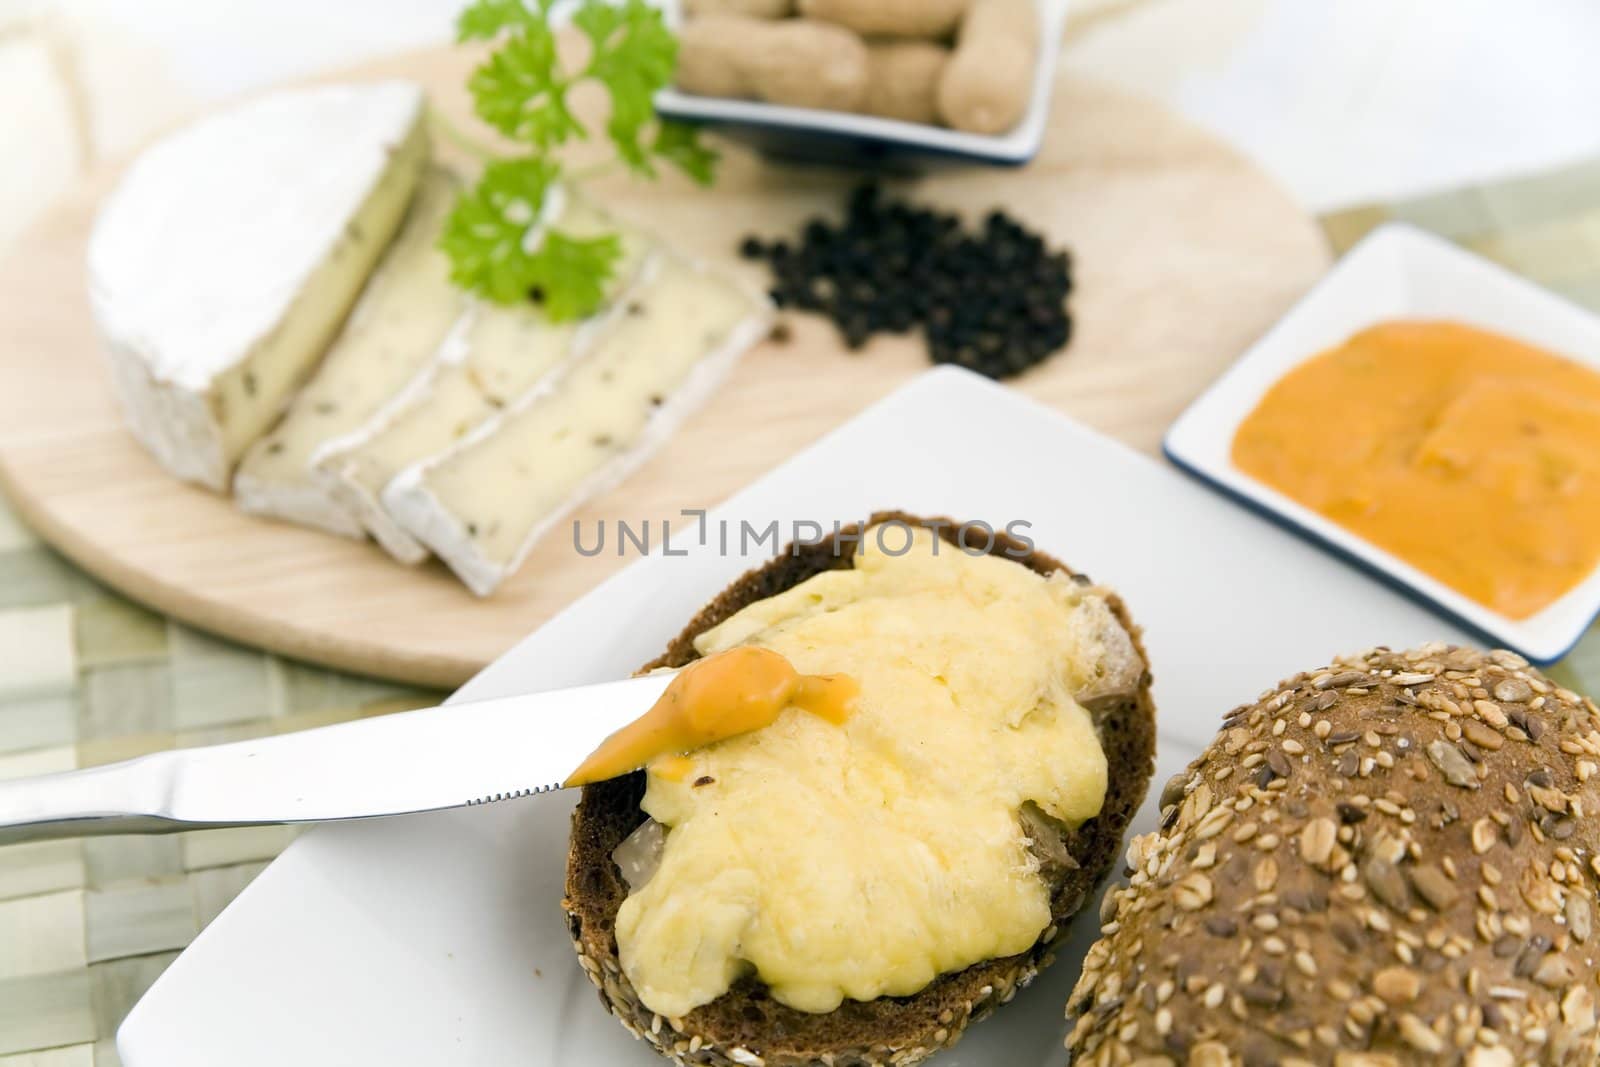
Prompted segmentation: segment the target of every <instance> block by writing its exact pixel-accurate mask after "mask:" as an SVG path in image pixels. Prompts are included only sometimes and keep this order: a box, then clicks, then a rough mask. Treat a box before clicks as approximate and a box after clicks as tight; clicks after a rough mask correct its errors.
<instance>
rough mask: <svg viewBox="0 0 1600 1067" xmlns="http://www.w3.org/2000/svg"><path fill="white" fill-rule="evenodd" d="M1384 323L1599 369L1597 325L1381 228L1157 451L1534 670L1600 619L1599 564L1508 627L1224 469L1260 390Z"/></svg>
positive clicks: (1504, 278)
mask: <svg viewBox="0 0 1600 1067" xmlns="http://www.w3.org/2000/svg"><path fill="white" fill-rule="evenodd" d="M1390 319H1448V320H1452V321H1455V322H1461V323H1466V324H1468V325H1470V326H1477V327H1479V328H1481V329H1485V330H1491V331H1493V332H1495V333H1499V334H1504V335H1505V336H1507V337H1512V338H1515V339H1517V340H1519V341H1523V342H1525V343H1527V344H1531V345H1536V346H1539V347H1541V348H1546V349H1549V350H1550V351H1552V352H1555V353H1558V354H1560V355H1562V356H1565V357H1566V358H1568V359H1570V360H1572V361H1573V362H1575V363H1578V364H1580V365H1582V366H1586V367H1590V368H1592V369H1594V370H1600V316H1596V315H1594V314H1593V313H1591V312H1589V311H1587V310H1585V309H1584V308H1581V307H1579V306H1578V305H1576V304H1573V303H1570V302H1568V301H1566V300H1564V299H1562V298H1561V297H1559V296H1556V295H1555V294H1554V293H1551V292H1549V291H1548V290H1545V289H1541V288H1540V287H1539V286H1537V285H1535V284H1533V283H1532V282H1530V281H1528V280H1526V279H1524V278H1521V277H1518V276H1517V275H1515V274H1512V273H1511V272H1510V271H1507V270H1505V269H1504V268H1502V267H1500V266H1497V265H1496V264H1494V263H1491V262H1489V261H1488V260H1486V259H1482V258H1480V257H1479V256H1475V255H1473V254H1472V253H1470V252H1466V251H1464V250H1462V249H1460V248H1458V247H1456V246H1455V245H1453V244H1451V243H1450V242H1448V241H1445V240H1443V239H1441V238H1439V237H1435V236H1434V235H1432V234H1430V233H1427V232H1425V231H1423V230H1419V229H1416V228H1414V227H1411V226H1407V225H1404V224H1402V223H1389V224H1386V225H1384V226H1381V227H1379V228H1378V229H1376V230H1374V231H1373V232H1372V233H1371V234H1370V235H1369V236H1368V237H1367V238H1366V239H1365V240H1363V241H1362V242H1361V243H1360V244H1358V245H1357V246H1356V247H1355V248H1354V249H1353V250H1351V251H1350V252H1349V254H1347V255H1346V256H1345V257H1344V259H1342V260H1341V261H1340V262H1339V265H1338V266H1336V267H1335V268H1334V269H1333V270H1332V271H1330V272H1329V273H1328V275H1327V277H1325V278H1324V279H1323V280H1322V281H1321V282H1320V283H1318V285H1317V286H1316V287H1315V288H1313V289H1312V290H1311V292H1310V293H1309V294H1307V295H1306V296H1305V297H1304V298H1303V299H1302V300H1301V301H1300V302H1299V303H1298V304H1296V305H1295V306H1294V307H1293V308H1292V309H1290V311H1289V313H1288V314H1287V315H1285V316H1284V317H1283V318H1282V319H1280V320H1279V321H1278V324H1277V325H1276V326H1274V327H1273V328H1272V329H1271V330H1269V331H1268V332H1267V333H1266V335H1265V336H1263V337H1262V338H1261V339H1260V340H1259V341H1257V342H1256V343H1255V344H1254V345H1252V346H1251V347H1250V349H1249V350H1248V351H1246V352H1245V354H1244V355H1243V356H1241V357H1240V358H1239V361H1238V362H1237V363H1235V364H1234V365H1233V366H1232V367H1231V368H1230V369H1229V370H1228V372H1227V373H1226V374H1224V375H1223V376H1222V377H1221V378H1219V379H1218V380H1217V381H1216V382H1215V383H1214V384H1213V385H1212V386H1211V388H1210V389H1208V390H1207V391H1206V392H1205V393H1204V394H1202V395H1201V397H1200V398H1199V399H1198V400H1196V401H1195V402H1194V403H1193V404H1192V405H1191V406H1190V407H1189V409H1188V410H1187V411H1185V412H1184V413H1183V414H1182V415H1181V416H1179V418H1178V420H1177V421H1176V422H1174V423H1173V424H1172V427H1171V428H1170V429H1169V430H1168V431H1167V436H1166V439H1165V441H1164V442H1163V449H1164V451H1165V452H1166V454H1167V457H1168V458H1169V459H1170V460H1172V462H1174V463H1176V464H1177V465H1178V466H1179V467H1181V468H1183V469H1184V470H1186V471H1188V472H1189V473H1190V474H1193V475H1195V476H1196V477H1198V478H1200V479H1201V480H1203V481H1205V482H1208V483H1209V484H1211V485H1212V486H1214V487H1215V488H1217V489H1220V490H1221V491H1222V492H1224V493H1226V494H1227V495H1229V496H1231V497H1233V498H1234V499H1235V500H1237V501H1239V502H1240V503H1242V504H1244V505H1245V506H1247V507H1249V508H1252V509H1254V510H1255V511H1257V512H1259V513H1260V514H1262V515H1264V516H1266V517H1267V518H1270V519H1272V520H1273V521H1275V522H1278V523H1281V524H1283V525H1285V526H1287V527H1289V528H1291V529H1293V530H1296V531H1298V532H1300V533H1302V534H1304V535H1306V536H1307V537H1310V538H1312V539H1313V540H1315V541H1318V542H1320V543H1322V544H1323V545H1324V546H1325V547H1327V548H1328V549H1330V550H1331V551H1333V552H1334V553H1335V554H1336V555H1339V556H1342V557H1343V558H1345V559H1346V560H1348V561H1349V562H1351V563H1354V564H1355V565H1356V566H1358V567H1360V568H1362V569H1363V570H1366V571H1367V572H1369V573H1371V574H1374V575H1376V576H1378V577H1379V578H1382V579H1383V580H1385V581H1387V582H1389V583H1391V584H1393V585H1395V586H1396V587H1398V588H1399V589H1401V590H1402V591H1404V592H1406V593H1408V594H1409V595H1411V596H1412V597H1414V598H1415V599H1417V600H1419V601H1422V602H1423V603H1426V604H1429V605H1431V606H1432V607H1433V608H1435V609H1436V610H1437V611H1439V612H1441V613H1442V614H1444V615H1446V616H1448V617H1449V618H1451V619H1454V620H1455V621H1456V622H1458V623H1460V624H1461V625H1463V626H1465V627H1466V628H1467V629H1469V630H1471V631H1474V632H1475V633H1476V634H1477V635H1478V636H1479V637H1480V638H1482V639H1483V640H1485V641H1487V642H1490V643H1492V644H1495V645H1499V646H1501V647H1504V648H1509V649H1511V650H1513V651H1515V652H1519V653H1521V654H1522V655H1524V656H1526V657H1527V658H1528V659H1530V660H1532V661H1533V662H1535V663H1538V664H1549V663H1553V662H1555V661H1556V660H1558V659H1560V658H1561V657H1562V656H1564V655H1566V654H1567V653H1568V652H1570V651H1571V650H1572V647H1573V646H1574V645H1575V644H1577V643H1578V641H1579V640H1580V639H1581V638H1582V637H1583V634H1584V632H1585V631H1586V630H1587V629H1588V628H1589V626H1590V625H1591V624H1592V623H1593V622H1594V621H1595V619H1596V618H1597V617H1600V566H1597V567H1596V568H1595V569H1594V571H1592V572H1591V573H1590V574H1589V575H1588V577H1586V578H1585V579H1584V580H1582V581H1581V582H1579V583H1578V584H1577V585H1576V586H1574V587H1573V588H1572V589H1570V590H1568V591H1567V593H1566V594H1565V595H1564V596H1562V597H1561V598H1560V599H1559V600H1556V601H1555V602H1554V603H1552V604H1550V605H1548V606H1547V607H1545V608H1544V609H1543V610H1541V611H1539V612H1538V613H1536V614H1534V615H1532V616H1530V617H1528V618H1525V619H1512V618H1509V617H1507V616H1505V615H1502V614H1500V613H1499V612H1497V611H1495V610H1494V609H1492V608H1489V607H1486V606H1485V605H1483V604H1480V603H1478V602H1477V601H1475V600H1472V599H1471V598H1469V597H1467V596H1465V595H1464V594H1462V593H1459V592H1457V591H1456V590H1454V589H1452V588H1451V587H1449V586H1447V585H1445V584H1444V583H1443V582H1441V581H1439V580H1438V579H1437V578H1434V577H1432V576H1431V575H1428V574H1425V573H1423V572H1422V571H1421V570H1419V569H1417V568H1416V567H1414V566H1412V565H1411V564H1409V563H1407V562H1406V561H1405V560H1403V559H1401V558H1399V557H1398V556H1396V555H1394V554H1392V553H1390V552H1388V551H1385V550H1384V549H1382V548H1379V547H1378V546H1377V545H1374V544H1372V543H1371V542H1370V541H1367V540H1365V539H1363V538H1361V537H1359V536H1357V535H1356V534H1354V533H1351V532H1350V531H1349V530H1347V529H1345V528H1344V527H1343V526H1340V525H1339V524H1337V523H1335V522H1333V521H1332V520H1331V519H1328V518H1325V517H1324V516H1322V515H1320V514H1318V513H1317V512H1315V511H1313V510H1311V509H1310V508H1308V507H1306V506H1304V505H1303V504H1300V503H1298V502H1296V501H1295V500H1292V499H1290V498H1289V497H1288V496H1286V495H1285V494H1283V493H1280V492H1278V491H1277V490H1276V489H1273V488H1271V487H1270V486H1267V485H1265V484H1263V483H1261V482H1258V481H1256V480H1255V479H1254V478H1252V477H1251V476H1250V475H1248V474H1246V473H1245V472H1244V471H1242V470H1240V469H1239V468H1238V467H1237V466H1235V465H1234V463H1233V458H1232V447H1233V438H1234V434H1235V433H1236V432H1237V431H1238V428H1239V425H1240V423H1242V422H1243V421H1244V419H1245V418H1246V416H1248V415H1249V414H1250V412H1251V411H1253V410H1254V409H1255V407H1256V405H1257V404H1259V403H1260V401H1261V398H1262V397H1263V396H1264V395H1266V392H1267V390H1269V389H1270V388H1272V386H1273V385H1274V384H1276V383H1277V382H1278V380H1279V379H1281V378H1282V377H1283V376H1284V375H1285V374H1286V373H1288V372H1289V371H1290V370H1292V369H1293V368H1294V367H1296V366H1297V365H1299V364H1300V363H1302V362H1304V361H1305V360H1308V359H1310V358H1312V357H1313V356H1316V355H1317V354H1318V353H1321V352H1323V351H1326V350H1327V349H1329V348H1332V347H1334V346H1336V345H1338V344H1340V343H1341V342H1343V341H1344V340H1346V339H1347V338H1349V337H1350V336H1352V335H1353V334H1355V333H1357V332H1359V331H1361V330H1363V329H1365V328H1366V327H1368V326H1372V325H1374V324H1376V323H1379V322H1383V321H1386V320H1390ZM1286 592H1287V591H1286ZM1329 651H1330V652H1332V651H1333V650H1332V649H1330V650H1329Z"/></svg>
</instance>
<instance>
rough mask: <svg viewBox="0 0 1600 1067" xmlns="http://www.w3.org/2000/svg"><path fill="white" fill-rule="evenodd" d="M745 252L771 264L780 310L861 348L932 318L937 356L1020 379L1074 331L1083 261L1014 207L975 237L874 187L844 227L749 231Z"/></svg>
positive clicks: (926, 326) (853, 204)
mask: <svg viewBox="0 0 1600 1067" xmlns="http://www.w3.org/2000/svg"><path fill="white" fill-rule="evenodd" d="M739 251H740V253H741V254H742V255H744V256H745V257H746V258H748V259H764V260H766V261H767V263H768V264H769V265H770V266H771V268H772V276H773V282H774V284H773V287H772V290H771V296H772V299H773V301H774V302H776V303H777V305H778V306H779V307H784V308H797V309H800V310H803V311H818V312H821V313H823V314H825V315H827V316H828V317H829V318H831V319H832V320H833V321H834V323H836V324H837V325H838V327H839V332H840V333H841V334H842V335H843V337H844V342H845V344H846V345H847V346H849V347H850V348H852V349H855V348H860V347H861V346H862V345H864V344H866V343H867V340H868V338H870V337H871V336H872V335H873V334H876V333H907V332H909V331H911V330H914V329H916V328H917V327H919V326H920V327H921V328H922V330H923V332H924V334H925V335H926V337H927V344H928V353H929V356H930V357H931V358H932V360H933V362H935V363H954V364H956V365H957V366H960V367H966V368H967V369H968V370H974V371H977V372H978V373H980V374H984V375H987V376H988V377H990V378H1008V377H1010V376H1012V375H1014V374H1020V373H1021V372H1023V371H1025V370H1027V369H1028V368H1029V367H1032V366H1034V365H1035V364H1037V363H1039V362H1041V361H1042V360H1044V359H1045V358H1046V357H1047V356H1049V355H1050V354H1051V353H1052V352H1055V351H1056V350H1057V349H1059V348H1061V347H1062V346H1063V345H1065V344H1066V343H1067V340H1068V338H1070V337H1071V336H1072V318H1071V316H1070V315H1068V313H1067V294H1068V293H1070V292H1071V291H1072V259H1071V257H1070V256H1069V255H1068V254H1067V253H1066V252H1065V251H1060V252H1053V251H1051V250H1050V249H1049V248H1047V247H1045V243H1044V240H1043V238H1041V237H1040V236H1039V235H1038V234H1035V233H1030V232H1029V231H1028V230H1027V229H1026V228H1025V227H1023V226H1022V225H1021V224H1020V223H1018V222H1017V221H1016V220H1015V219H1013V218H1011V217H1010V216H1009V215H1007V214H1006V213H1005V212H1004V211H993V212H990V214H989V216H988V217H987V218H986V219H985V220H984V223H983V228H982V230H981V231H980V232H978V233H976V234H974V233H971V232H969V231H966V230H964V229H963V228H962V226H961V220H960V219H959V218H957V217H956V216H955V215H954V214H947V213H944V212H939V211H934V210H931V209H928V208H919V207H913V206H911V205H909V204H906V203H903V202H900V201H895V200H889V199H886V198H885V197H884V196H883V194H882V193H881V191H880V190H879V188H878V187H877V186H876V185H865V186H862V187H861V188H859V189H857V190H856V191H855V192H854V193H853V194H851V197H850V203H849V209H848V211H847V212H846V215H845V221H844V223H843V224H842V225H832V224H830V223H827V222H824V221H823V220H821V219H813V220H812V221H811V222H808V223H807V224H806V226H805V230H804V232H803V233H802V235H801V238H800V240H799V242H798V245H795V244H791V243H790V242H788V241H784V240H776V241H771V242H765V241H762V240H761V239H759V238H757V237H746V238H745V239H744V242H743V244H742V245H741V246H740V249H739Z"/></svg>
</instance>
